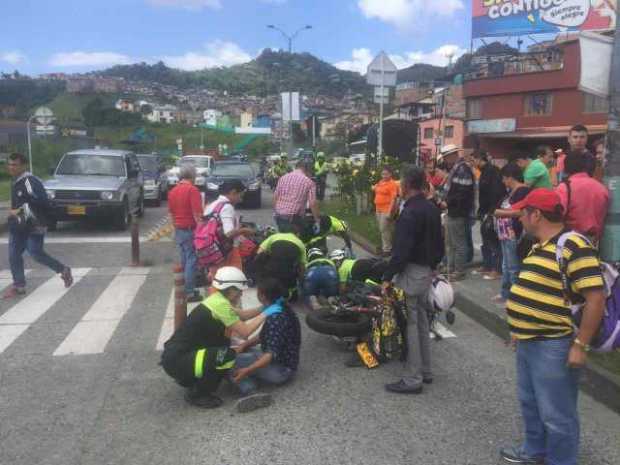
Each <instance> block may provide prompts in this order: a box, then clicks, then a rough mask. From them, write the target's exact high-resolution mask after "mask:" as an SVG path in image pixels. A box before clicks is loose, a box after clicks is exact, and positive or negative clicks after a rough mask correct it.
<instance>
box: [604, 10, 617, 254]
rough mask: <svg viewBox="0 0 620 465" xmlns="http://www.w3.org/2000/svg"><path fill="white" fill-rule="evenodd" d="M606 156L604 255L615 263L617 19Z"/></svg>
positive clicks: (610, 79)
mask: <svg viewBox="0 0 620 465" xmlns="http://www.w3.org/2000/svg"><path fill="white" fill-rule="evenodd" d="M606 158H607V160H606V161H607V164H606V166H605V179H604V181H605V185H606V186H607V188H608V189H609V193H610V197H611V205H610V207H609V211H608V213H607V220H606V222H605V229H604V231H603V239H602V241H601V255H602V257H603V259H604V260H605V261H608V262H611V263H616V262H620V22H618V21H616V35H615V39H614V47H613V52H612V57H611V75H610V78H609V121H608V132H607V156H606Z"/></svg>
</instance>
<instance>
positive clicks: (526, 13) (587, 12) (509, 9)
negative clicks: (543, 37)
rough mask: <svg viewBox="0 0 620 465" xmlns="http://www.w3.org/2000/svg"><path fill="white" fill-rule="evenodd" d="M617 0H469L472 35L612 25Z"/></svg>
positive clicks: (562, 30)
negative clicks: (470, 3)
mask: <svg viewBox="0 0 620 465" xmlns="http://www.w3.org/2000/svg"><path fill="white" fill-rule="evenodd" d="M616 9H617V0H472V37H473V38H474V39H476V38H481V37H493V36H512V35H525V34H541V33H551V34H553V33H558V32H567V31H587V30H602V29H613V28H615V27H616Z"/></svg>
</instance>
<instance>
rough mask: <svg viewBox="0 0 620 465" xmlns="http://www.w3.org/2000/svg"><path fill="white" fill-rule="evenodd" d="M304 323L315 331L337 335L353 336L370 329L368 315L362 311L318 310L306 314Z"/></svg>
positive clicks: (362, 333)
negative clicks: (334, 311)
mask: <svg viewBox="0 0 620 465" xmlns="http://www.w3.org/2000/svg"><path fill="white" fill-rule="evenodd" d="M306 324H307V325H308V326H309V327H310V329H312V330H314V331H316V332H317V333H321V334H327V335H329V336H338V337H354V336H361V335H364V334H367V333H368V332H369V331H370V326H371V324H370V317H369V316H368V315H366V314H363V313H356V312H349V313H336V314H335V313H333V312H332V311H331V310H318V311H313V312H311V313H309V314H308V315H307V316H306Z"/></svg>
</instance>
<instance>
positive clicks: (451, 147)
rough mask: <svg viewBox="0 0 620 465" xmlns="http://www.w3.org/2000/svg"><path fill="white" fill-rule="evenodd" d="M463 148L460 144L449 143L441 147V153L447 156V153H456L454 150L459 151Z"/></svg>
mask: <svg viewBox="0 0 620 465" xmlns="http://www.w3.org/2000/svg"><path fill="white" fill-rule="evenodd" d="M461 150H463V149H462V148H461V147H459V146H458V145H455V144H448V145H444V146H443V147H442V148H441V155H444V156H445V155H449V154H451V153H454V152H459V151H461Z"/></svg>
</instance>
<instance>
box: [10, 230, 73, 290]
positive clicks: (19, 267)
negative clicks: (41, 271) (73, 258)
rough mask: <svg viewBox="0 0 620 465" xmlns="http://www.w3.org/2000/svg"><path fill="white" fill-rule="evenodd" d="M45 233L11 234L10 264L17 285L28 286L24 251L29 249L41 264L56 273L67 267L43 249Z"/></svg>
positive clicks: (14, 282) (14, 283)
mask: <svg viewBox="0 0 620 465" xmlns="http://www.w3.org/2000/svg"><path fill="white" fill-rule="evenodd" d="M43 239H44V235H43V234H39V233H29V234H28V233H27V234H20V233H15V232H11V233H10V234H9V264H10V266H11V274H12V275H13V285H14V286H15V287H24V286H26V277H25V276H24V257H23V254H24V251H26V250H27V251H28V253H29V254H30V256H31V257H32V258H34V259H35V260H36V261H37V262H39V263H40V264H41V265H45V266H47V267H48V268H51V269H52V270H54V271H55V272H56V273H62V272H63V271H64V269H65V268H66V266H65V265H63V264H62V263H60V262H59V261H58V260H56V259H55V258H54V257H50V256H49V255H48V254H47V253H46V252H45V250H43Z"/></svg>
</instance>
